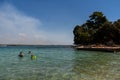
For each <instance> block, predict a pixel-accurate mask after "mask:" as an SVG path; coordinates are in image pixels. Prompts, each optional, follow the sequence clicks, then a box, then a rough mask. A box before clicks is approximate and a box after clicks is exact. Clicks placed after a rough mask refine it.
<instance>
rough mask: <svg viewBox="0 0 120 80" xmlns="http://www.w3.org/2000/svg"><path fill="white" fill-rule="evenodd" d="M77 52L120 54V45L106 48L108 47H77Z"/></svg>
mask: <svg viewBox="0 0 120 80" xmlns="http://www.w3.org/2000/svg"><path fill="white" fill-rule="evenodd" d="M74 48H75V49H77V50H89V51H105V52H119V51H120V45H114V46H106V45H79V46H78V45H77V46H74Z"/></svg>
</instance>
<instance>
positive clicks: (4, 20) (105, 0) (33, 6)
mask: <svg viewBox="0 0 120 80" xmlns="http://www.w3.org/2000/svg"><path fill="white" fill-rule="evenodd" d="M119 8H120V0H0V44H4V43H6V44H52V45H54V44H73V33H72V31H73V29H74V26H75V25H77V24H83V23H84V22H85V21H86V20H87V19H88V17H89V15H90V14H92V13H93V12H94V11H102V12H103V13H104V14H105V15H106V17H107V18H108V19H109V20H110V21H115V20H117V19H119V18H120V10H119Z"/></svg>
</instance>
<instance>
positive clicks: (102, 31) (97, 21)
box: [73, 12, 120, 45]
mask: <svg viewBox="0 0 120 80" xmlns="http://www.w3.org/2000/svg"><path fill="white" fill-rule="evenodd" d="M73 33H74V44H83V45H86V44H96V43H99V44H107V43H108V42H112V43H113V44H114V43H115V44H120V19H118V20H117V21H115V22H114V23H112V22H109V21H108V20H107V18H106V16H104V14H103V13H102V12H93V14H92V15H90V16H89V20H87V21H86V23H84V24H82V25H77V26H75V28H74V30H73Z"/></svg>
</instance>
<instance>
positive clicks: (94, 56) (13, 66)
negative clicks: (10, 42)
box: [0, 46, 120, 80]
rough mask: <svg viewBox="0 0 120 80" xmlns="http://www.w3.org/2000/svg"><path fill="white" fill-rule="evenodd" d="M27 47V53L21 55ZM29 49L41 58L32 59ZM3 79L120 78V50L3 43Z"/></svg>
mask: <svg viewBox="0 0 120 80" xmlns="http://www.w3.org/2000/svg"><path fill="white" fill-rule="evenodd" d="M20 51H23V52H24V54H25V56H24V57H23V58H19V57H18V54H19V52H20ZM28 51H32V52H33V54H35V55H36V56H37V59H35V60H31V58H30V54H28ZM0 73H1V74H0V80H120V53H117V54H114V53H105V52H95V51H77V50H74V49H73V48H71V47H60V46H57V47H53V46H49V47H48V46H9V47H0Z"/></svg>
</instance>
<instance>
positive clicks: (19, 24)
mask: <svg viewBox="0 0 120 80" xmlns="http://www.w3.org/2000/svg"><path fill="white" fill-rule="evenodd" d="M41 27H42V23H41V21H40V20H39V19H36V18H33V17H30V16H27V15H25V14H23V13H21V12H20V11H18V10H17V9H16V8H15V7H14V6H12V5H10V4H4V5H2V6H1V8H0V44H5V43H6V44H70V43H71V40H70V38H71V37H69V34H65V33H49V32H48V31H44V30H42V29H41ZM66 39H67V40H66Z"/></svg>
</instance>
